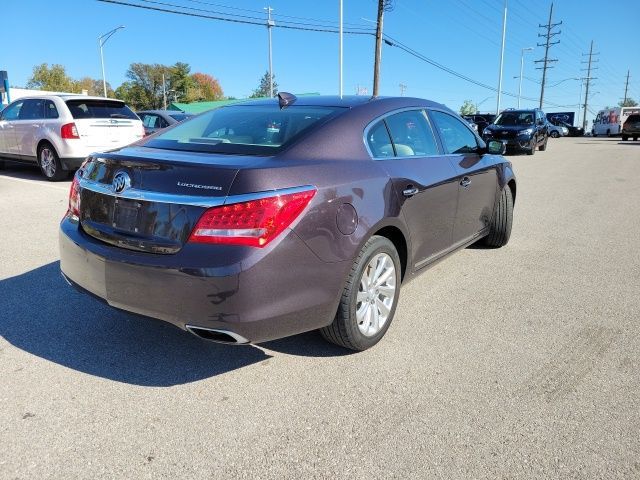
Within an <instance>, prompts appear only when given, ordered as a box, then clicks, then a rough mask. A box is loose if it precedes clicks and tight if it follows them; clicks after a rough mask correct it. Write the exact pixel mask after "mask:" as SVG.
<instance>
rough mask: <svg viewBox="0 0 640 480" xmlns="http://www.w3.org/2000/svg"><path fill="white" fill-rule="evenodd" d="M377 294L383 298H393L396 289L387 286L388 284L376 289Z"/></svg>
mask: <svg viewBox="0 0 640 480" xmlns="http://www.w3.org/2000/svg"><path fill="white" fill-rule="evenodd" d="M378 292H379V293H380V295H382V296H384V297H387V298H393V296H394V295H395V294H396V288H395V287H394V286H391V285H389V284H387V285H380V286H379V287H378Z"/></svg>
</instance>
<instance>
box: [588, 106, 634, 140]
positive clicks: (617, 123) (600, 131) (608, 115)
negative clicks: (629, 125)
mask: <svg viewBox="0 0 640 480" xmlns="http://www.w3.org/2000/svg"><path fill="white" fill-rule="evenodd" d="M634 114H635V115H637V114H640V107H613V108H606V109H604V110H600V111H599V112H598V114H597V115H596V119H595V120H594V121H593V126H592V127H591V135H593V136H594V137H596V136H598V135H606V136H608V137H610V136H612V135H620V132H622V125H624V122H625V121H626V120H627V118H629V115H634Z"/></svg>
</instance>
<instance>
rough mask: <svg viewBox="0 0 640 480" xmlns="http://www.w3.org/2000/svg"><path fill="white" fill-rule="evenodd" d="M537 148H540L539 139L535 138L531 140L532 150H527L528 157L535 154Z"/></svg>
mask: <svg viewBox="0 0 640 480" xmlns="http://www.w3.org/2000/svg"><path fill="white" fill-rule="evenodd" d="M536 148H538V139H537V138H534V139H533V140H531V148H529V149H528V150H527V155H533V154H535V153H536Z"/></svg>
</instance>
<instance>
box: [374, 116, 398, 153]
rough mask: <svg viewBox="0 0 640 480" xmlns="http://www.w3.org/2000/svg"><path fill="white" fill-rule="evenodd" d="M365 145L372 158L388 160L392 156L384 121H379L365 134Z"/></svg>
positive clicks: (389, 138)
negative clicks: (367, 146)
mask: <svg viewBox="0 0 640 480" xmlns="http://www.w3.org/2000/svg"><path fill="white" fill-rule="evenodd" d="M367 145H369V150H370V151H371V155H373V157H374V158H389V157H393V156H394V152H393V145H392V144H391V137H389V132H388V131H387V126H386V125H385V123H384V120H380V121H379V122H378V123H376V124H375V125H374V126H373V127H371V128H370V129H369V132H368V133H367Z"/></svg>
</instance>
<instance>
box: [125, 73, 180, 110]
mask: <svg viewBox="0 0 640 480" xmlns="http://www.w3.org/2000/svg"><path fill="white" fill-rule="evenodd" d="M168 73H169V67H167V66H166V65H160V64H158V63H153V64H150V63H132V64H131V65H130V66H129V69H128V70H127V73H126V77H127V79H128V81H126V82H125V83H123V84H122V85H120V87H118V88H117V89H116V95H117V96H118V98H120V99H122V100H124V101H125V102H127V103H128V104H129V105H131V106H132V107H134V108H135V109H137V110H142V109H154V108H162V105H163V95H162V75H163V74H165V81H167V80H168V79H167V78H166V77H167V76H168Z"/></svg>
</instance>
